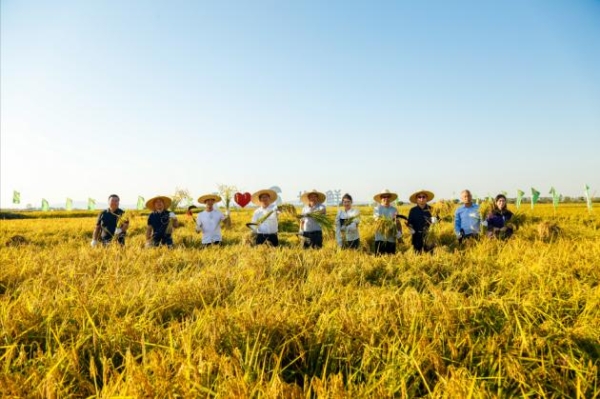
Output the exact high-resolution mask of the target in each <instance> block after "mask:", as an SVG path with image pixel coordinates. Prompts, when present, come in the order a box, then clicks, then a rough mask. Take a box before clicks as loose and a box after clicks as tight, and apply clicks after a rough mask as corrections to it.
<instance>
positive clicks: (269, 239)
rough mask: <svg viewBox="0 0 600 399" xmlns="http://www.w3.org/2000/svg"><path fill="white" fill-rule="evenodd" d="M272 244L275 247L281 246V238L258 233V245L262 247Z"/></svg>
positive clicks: (275, 235)
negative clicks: (262, 245)
mask: <svg viewBox="0 0 600 399" xmlns="http://www.w3.org/2000/svg"><path fill="white" fill-rule="evenodd" d="M266 243H268V244H271V245H272V246H274V247H277V246H279V238H278V237H277V234H261V233H258V234H257V235H256V245H260V244H266Z"/></svg>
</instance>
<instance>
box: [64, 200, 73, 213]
mask: <svg viewBox="0 0 600 399" xmlns="http://www.w3.org/2000/svg"><path fill="white" fill-rule="evenodd" d="M65 209H66V210H67V211H72V210H73V200H72V199H71V198H67V204H66V205H65Z"/></svg>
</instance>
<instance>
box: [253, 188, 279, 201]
mask: <svg viewBox="0 0 600 399" xmlns="http://www.w3.org/2000/svg"><path fill="white" fill-rule="evenodd" d="M263 194H267V195H268V196H269V198H271V202H275V201H276V200H277V193H276V192H275V191H273V190H258V191H257V192H255V193H254V194H252V203H253V204H255V205H260V196H261V195H263Z"/></svg>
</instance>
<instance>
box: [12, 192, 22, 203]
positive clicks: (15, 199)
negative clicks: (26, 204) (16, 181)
mask: <svg viewBox="0 0 600 399" xmlns="http://www.w3.org/2000/svg"><path fill="white" fill-rule="evenodd" d="M20 203H21V193H20V192H18V191H13V204H20Z"/></svg>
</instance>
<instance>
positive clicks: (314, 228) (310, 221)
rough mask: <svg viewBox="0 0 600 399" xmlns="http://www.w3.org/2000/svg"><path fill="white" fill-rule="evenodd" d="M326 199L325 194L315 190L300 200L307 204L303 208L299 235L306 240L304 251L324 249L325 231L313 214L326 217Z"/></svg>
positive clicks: (305, 194) (303, 195)
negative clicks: (324, 203)
mask: <svg viewBox="0 0 600 399" xmlns="http://www.w3.org/2000/svg"><path fill="white" fill-rule="evenodd" d="M325 198H326V196H325V194H323V193H322V192H319V191H317V190H314V189H313V190H312V191H309V192H306V193H304V194H302V196H301V197H300V200H301V201H302V202H303V203H304V204H305V205H304V207H303V208H302V216H303V217H302V219H300V233H299V234H300V236H301V237H302V238H303V239H304V243H303V247H304V249H307V248H322V247H323V229H322V227H321V225H320V224H319V223H318V221H317V218H313V217H311V214H315V215H323V216H324V215H325V212H326V209H325V205H323V202H324V201H325Z"/></svg>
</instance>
